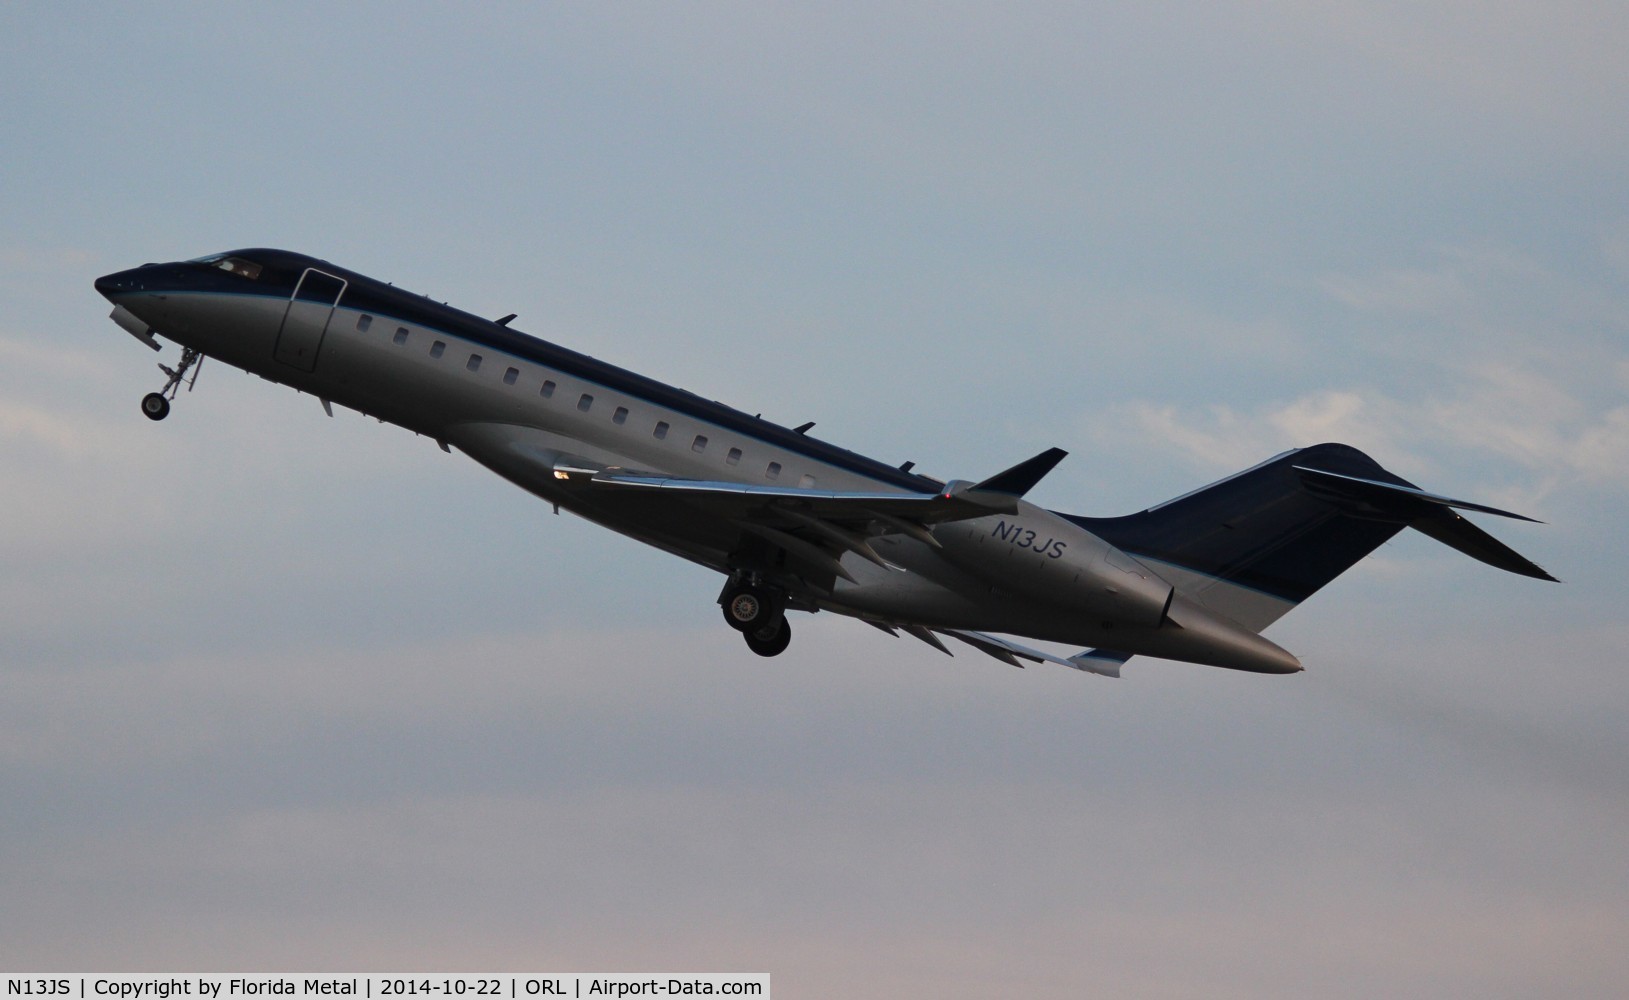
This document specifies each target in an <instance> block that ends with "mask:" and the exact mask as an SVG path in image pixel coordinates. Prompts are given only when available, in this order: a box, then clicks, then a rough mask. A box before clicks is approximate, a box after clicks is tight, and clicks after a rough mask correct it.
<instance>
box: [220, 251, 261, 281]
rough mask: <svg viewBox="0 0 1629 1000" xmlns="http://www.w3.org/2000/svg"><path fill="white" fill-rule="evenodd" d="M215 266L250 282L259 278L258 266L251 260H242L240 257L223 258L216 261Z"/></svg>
mask: <svg viewBox="0 0 1629 1000" xmlns="http://www.w3.org/2000/svg"><path fill="white" fill-rule="evenodd" d="M215 266H216V267H218V268H220V269H221V270H223V271H231V272H232V273H233V274H236V275H239V276H241V277H244V278H248V279H249V280H250V281H253V280H254V279H256V278H258V277H260V265H259V264H256V263H255V262H254V261H252V260H244V259H243V258H242V257H225V258H222V259H221V260H219V261H217V262H216V263H215Z"/></svg>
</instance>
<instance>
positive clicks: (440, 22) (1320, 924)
mask: <svg viewBox="0 0 1629 1000" xmlns="http://www.w3.org/2000/svg"><path fill="white" fill-rule="evenodd" d="M1626 49H1629V14H1626V13H1624V11H1623V9H1622V8H1620V7H1618V6H1616V5H1610V4H1591V3H1570V2H1560V3H1557V2H1548V3H1542V4H1540V3H1527V2H1496V3H1484V4H1474V5H1473V4H1461V3H1448V2H1428V3H1406V4H1405V3H1388V2H1380V3H1373V4H1362V5H1354V4H1340V5H1326V4H1304V3H1275V2H1261V3H1248V4H1246V3H1234V2H1225V0H1224V2H1214V3H1203V4H1198V3H1194V4H1184V3H1171V4H1144V5H1098V4H1068V5H1054V4H1047V3H1033V4H1024V5H995V4H984V5H977V4H972V5H964V4H911V3H896V4H887V5H857V4H854V5H839V4H831V5H787V4H728V3H698V4H688V5H670V4H641V3H626V4H615V5H612V4H595V5H588V4H504V3H493V4H482V5H474V6H469V7H467V9H456V8H454V7H453V6H451V5H438V4H410V3H392V4H302V3H281V4H276V5H270V6H255V5H242V4H220V3H209V4H204V3H196V4H193V3H173V4H147V5H125V4H87V3H63V4H54V3H53V4H47V3H32V2H26V0H25V2H19V3H11V4H6V5H3V6H0V93H3V94H4V95H5V96H4V97H3V98H0V136H3V137H4V140H5V143H4V150H5V153H4V155H3V156H0V302H3V303H4V306H5V308H4V309H0V798H3V801H4V802H5V804H6V805H5V808H4V809H3V810H0V969H3V970H5V971H30V970H31V971H51V970H61V971H98V970H100V971H318V970H321V971H329V970H332V971H398V970H401V971H408V970H416V971H476V972H479V971H607V972H627V971H647V970H648V971H655V972H679V971H767V972H770V973H772V974H773V976H774V985H775V990H776V995H777V996H778V997H782V998H798V997H833V996H842V997H862V998H868V997H897V996H908V995H916V996H927V995H932V996H938V997H946V998H963V997H967V998H971V997H984V996H991V995H996V994H997V993H999V994H1001V995H1021V996H1027V997H1078V996H1081V995H1085V994H1087V993H1090V994H1092V995H1100V996H1126V997H1156V998H1170V997H1189V996H1205V997H1210V998H1227V997H1252V998H1261V997H1268V998H1271V997H1297V998H1300V997H1306V996H1320V997H1371V996H1376V995H1384V996H1399V997H1409V996H1419V997H1425V996H1429V997H1434V998H1458V997H1467V998H1468V997H1476V998H1479V1000H1480V998H1497V997H1530V996H1535V995H1582V996H1605V995H1617V994H1621V993H1623V992H1624V991H1625V990H1626V989H1629V957H1626V954H1625V951H1624V948H1623V942H1624V941H1625V940H1629V890H1626V889H1625V886H1629V839H1626V838H1625V836H1624V834H1623V831H1624V830H1625V829H1626V828H1629V767H1626V760H1629V735H1626V729H1625V726H1624V724H1623V716H1624V713H1625V710H1626V709H1629V679H1626V676H1625V671H1624V669H1623V668H1624V659H1625V657H1624V650H1625V649H1626V648H1629V613H1626V612H1625V610H1624V606H1623V601H1622V596H1623V593H1624V580H1623V569H1622V567H1623V566H1624V564H1625V561H1626V559H1629V534H1626V532H1625V530H1624V520H1623V513H1622V512H1623V511H1624V510H1626V509H1629V291H1626V288H1629V284H1626V279H1629V183H1626V182H1629V118H1626V117H1625V116H1624V115H1623V113H1622V112H1623V108H1624V106H1625V103H1626V100H1629V63H1625V61H1624V60H1623V59H1622V53H1623V51H1625V50H1626ZM248 246H277V247H284V248H287V249H293V250H299V251H302V252H306V253H311V254H314V255H316V256H320V257H324V258H326V259H329V260H332V261H334V262H335V263H338V264H340V265H342V266H345V267H349V268H352V269H354V270H358V271H361V272H363V273H366V274H369V275H373V276H375V277H378V278H381V279H385V280H390V281H393V282H395V283H396V284H398V285H401V286H404V287H407V288H410V289H413V290H415V291H420V292H424V293H426V294H429V295H432V296H434V297H435V298H437V299H442V300H446V301H448V302H451V303H452V304H453V305H456V306H459V307H461V308H464V309H467V310H470V311H472V312H475V313H478V314H482V315H492V316H497V315H502V314H505V313H509V312H515V313H518V314H519V317H520V318H519V319H517V320H516V321H515V326H516V328H517V329H522V330H525V331H527V332H530V333H533V334H536V335H539V336H542V337H545V338H548V339H550V340H553V341H555V342H557V343H560V344H563V345H565V346H568V347H572V348H575V349H578V350H581V351H584V352H586V353H589V354H592V355H595V356H598V357H602V358H605V359H607V360H610V361H612V362H615V363H617V364H621V365H624V366H627V367H630V368H634V369H636V370H639V371H642V372H645V373H647V374H650V375H652V376H655V377H657V378H660V379H662V380H664V381H668V382H672V383H675V384H678V385H681V386H683V387H685V388H688V389H691V390H693V391H695V392H698V393H700V394H702V395H704V396H706V397H708V398H716V399H721V400H724V401H726V402H728V403H730V404H732V405H734V406H737V407H739V408H741V409H743V410H746V411H748V412H760V411H761V412H763V413H764V415H765V416H766V417H768V418H770V419H774V420H777V421H778V422H780V423H783V424H787V425H796V424H799V423H802V422H804V421H806V420H815V421H818V425H817V428H816V430H815V432H814V433H815V434H816V435H817V436H820V437H823V438H825V439H826V440H829V441H832V442H834V443H837V444H840V445H842V446H844V447H849V448H853V449H855V450H858V451H861V452H863V453H866V454H869V455H873V456H876V457H878V458H880V459H883V460H885V461H889V462H895V463H897V462H902V461H905V460H912V461H915V462H916V463H917V467H918V468H919V469H920V470H921V471H924V472H926V473H928V474H930V475H935V476H938V477H940V478H951V477H958V478H973V479H976V478H980V477H982V476H985V475H989V474H991V473H993V472H995V471H998V470H1000V469H1002V468H1006V467H1007V466H1009V465H1011V464H1013V463H1015V462H1017V461H1019V460H1021V459H1023V458H1025V457H1028V456H1029V455H1032V454H1034V453H1036V452H1038V451H1040V450H1042V449H1044V448H1047V447H1050V446H1054V445H1055V446H1059V447H1062V448H1065V449H1067V450H1068V451H1069V452H1070V457H1069V458H1068V459H1067V460H1066V461H1065V462H1064V463H1063V465H1061V466H1060V467H1059V468H1058V469H1057V470H1056V471H1055V472H1054V473H1052V474H1051V475H1050V476H1049V477H1048V478H1047V479H1046V480H1045V481H1044V482H1043V483H1042V484H1041V485H1040V486H1039V487H1038V488H1037V490H1036V491H1035V493H1034V494H1033V495H1032V499H1036V500H1037V501H1039V502H1041V503H1044V504H1046V505H1048V506H1051V507H1053V508H1056V509H1061V510H1067V511H1070V512H1073V513H1085V514H1094V515H1102V514H1119V513H1129V512H1131V511H1135V510H1138V509H1141V508H1143V507H1146V506H1149V505H1151V504H1153V503H1156V502H1158V501H1160V500H1163V499H1166V498H1168V497H1171V496H1174V495H1176V494H1178V493H1181V492H1185V491H1187V490H1189V489H1192V488H1194V487H1196V486H1199V485H1202V484H1203V483H1206V482H1209V481H1211V480H1214V479H1217V478H1220V477H1222V476H1224V475H1227V474H1229V473H1231V472H1233V471H1236V470H1238V469H1240V468H1243V467H1245V466H1247V465H1250V464H1254V463H1255V462H1258V461H1261V460H1262V459H1265V458H1267V457H1269V456H1271V455H1274V454H1276V453H1278V452H1280V451H1283V450H1285V449H1288V448H1293V447H1298V446H1304V445H1311V444H1315V443H1318V442H1320V441H1327V440H1335V441H1345V442H1347V443H1350V444H1353V445H1356V446H1358V447H1361V448H1363V449H1365V450H1367V451H1368V452H1370V454H1372V455H1373V456H1374V457H1375V458H1377V459H1378V460H1379V461H1381V462H1382V463H1383V464H1384V465H1386V466H1387V467H1388V468H1390V469H1393V470H1394V471H1396V472H1398V473H1399V474H1401V475H1404V476H1405V477H1407V478H1409V479H1411V480H1413V481H1415V482H1418V483H1420V484H1421V485H1422V486H1423V487H1425V488H1427V489H1431V490H1434V491H1438V492H1442V493H1446V494H1448V495H1451V496H1458V497H1464V498H1466V499H1470V500H1475V501H1479V502H1483V503H1490V504H1493V505H1495V506H1499V507H1504V508H1508V509H1514V510H1518V511H1521V512H1522V513H1525V514H1528V515H1531V516H1533V517H1536V518H1538V519H1540V520H1542V521H1544V522H1545V523H1544V524H1542V525H1536V524H1525V523H1521V522H1506V521H1498V520H1497V519H1494V518H1487V517H1480V516H1476V515H1473V519H1475V520H1477V521H1478V523H1480V524H1482V525H1483V526H1484V527H1487V528H1488V529H1490V530H1491V531H1493V532H1494V533H1495V534H1497V535H1498V536H1499V537H1500V538H1502V539H1503V540H1505V541H1506V542H1507V543H1509V544H1510V545H1511V546H1512V547H1514V548H1515V549H1517V550H1518V551H1520V552H1522V553H1523V554H1524V555H1527V556H1529V557H1530V558H1532V559H1533V560H1534V561H1536V562H1538V563H1539V564H1540V565H1542V566H1544V567H1545V568H1546V569H1548V570H1549V571H1550V572H1552V573H1553V574H1555V575H1556V576H1558V577H1560V578H1561V579H1562V580H1563V581H1565V582H1564V583H1561V584H1548V583H1542V582H1539V581H1534V580H1528V579H1522V578H1519V577H1515V576H1512V575H1509V574H1504V573H1500V572H1498V571H1495V570H1493V569H1491V568H1489V567H1486V566H1483V565H1481V564H1479V563H1476V562H1473V561H1471V560H1469V559H1466V558H1464V557H1463V556H1461V555H1459V554H1458V553H1456V552H1453V551H1451V550H1449V549H1447V548H1444V547H1442V546H1440V545H1437V544H1436V543H1434V542H1432V541H1431V540H1429V539H1427V538H1425V537H1424V536H1421V535H1418V534H1416V533H1412V532H1410V533H1405V534H1404V535H1403V536H1400V537H1399V538H1398V539H1396V540H1395V541H1393V542H1392V543H1390V544H1388V545H1387V546H1385V547H1383V548H1382V549H1381V550H1380V551H1379V552H1377V553H1376V554H1375V555H1374V556H1373V557H1371V558H1370V559H1368V560H1366V561H1365V562H1364V563H1362V564H1361V565H1360V566H1358V567H1357V568H1356V569H1354V570H1353V571H1352V572H1350V573H1349V574H1347V575H1346V576H1344V577H1342V578H1341V579H1339V580H1338V581H1336V582H1335V583H1333V584H1331V585H1330V586H1329V587H1328V588H1326V589H1325V590H1324V591H1322V592H1320V593H1319V594H1318V595H1316V596H1315V597H1314V598H1312V599H1311V600H1309V601H1308V602H1307V603H1306V604H1305V606H1303V607H1301V608H1299V609H1298V610H1297V611H1295V612H1294V613H1292V614H1291V615H1290V616H1289V617H1287V618H1286V619H1284V620H1283V621H1281V622H1279V623H1278V624H1276V625H1274V626H1273V627H1272V628H1271V629H1269V631H1268V633H1267V635H1268V637H1269V638H1271V639H1273V640H1274V641H1276V642H1278V643H1279V644H1281V645H1283V646H1285V647H1286V648H1288V649H1290V650H1291V651H1292V652H1294V653H1296V654H1297V655H1298V656H1300V657H1301V659H1302V660H1303V661H1304V662H1305V663H1306V665H1307V670H1306V672H1305V673H1303V674H1299V675H1296V676H1292V677H1270V676H1256V675H1249V674H1241V673H1236V672H1231V671H1224V670H1216V669H1212V668H1205V667H1196V666H1191V665H1185V664H1178V663H1171V662H1167V661H1160V660H1151V659H1143V658H1139V659H1135V660H1133V661H1132V662H1131V663H1130V664H1128V666H1127V668H1126V670H1125V677H1124V678H1122V679H1121V680H1118V681H1113V680H1107V679H1103V678H1098V677H1093V676H1087V675H1081V674H1076V673H1074V672H1073V671H1068V670H1064V669H1062V668H1057V667H1049V666H1044V665H1043V666H1039V667H1031V668H1030V669H1028V670H1025V671H1022V672H1019V671H1015V670H1012V669H1011V668H1009V667H1006V666H1004V665H1002V664H1000V663H997V662H996V661H994V660H990V659H988V658H986V657H983V656H981V655H979V654H977V653H975V652H972V651H970V650H969V651H967V652H965V653H963V654H962V655H959V656H957V657H955V658H953V659H951V658H946V657H944V656H943V655H942V654H940V653H938V652H936V651H934V650H932V649H930V648H928V647H927V646H925V645H922V644H919V643H916V642H913V641H912V640H910V639H909V638H901V639H890V638H889V637H887V636H885V635H883V634H881V633H879V632H876V631H875V630H872V629H868V628H864V627H862V626H860V625H859V624H857V623H855V622H852V621H847V620H844V619H840V618H837V617H835V616H830V615H818V616H812V617H810V616H802V617H796V618H795V620H794V621H793V628H794V630H795V633H796V634H795V639H794V641H793V643H792V646H791V649H790V650H789V651H788V652H787V653H786V654H785V655H783V656H781V657H778V658H776V659H774V660H764V659H760V658H758V657H756V656H752V655H751V654H750V653H749V652H748V651H747V650H745V648H744V647H743V646H742V645H741V643H740V641H739V638H738V637H737V636H736V635H735V634H734V633H732V632H730V631H729V630H728V629H727V628H725V627H724V625H723V623H722V622H721V621H720V620H719V617H718V611H717V608H716V607H715V606H714V603H713V600H714V596H715V594H716V593H717V588H718V586H719V583H720V581H719V580H718V579H717V578H715V577H714V576H713V575H712V574H710V573H709V572H707V571H704V570H701V569H698V568H695V567H692V566H689V565H687V564H684V563H682V562H680V561H678V560H675V559H672V558H671V557H668V556H666V555H663V554H661V553H658V552H655V551H654V550H648V549H646V548H644V547H642V546H640V545H638V544H636V543H634V542H632V541H629V540H627V539H624V538H621V537H619V536H616V535H614V534H611V533H608V532H605V531H603V530H600V529H597V528H595V527H593V526H591V525H589V524H587V523H586V522H583V521H580V520H577V519H575V518H572V517H570V516H569V515H568V516H559V517H556V516H555V515H553V514H552V513H551V512H550V510H549V508H548V507H547V505H545V504H542V503H540V502H538V501H536V500H535V499H533V498H531V497H529V496H528V495H526V494H524V493H522V492H520V491H519V490H516V489H514V488H512V487H510V486H508V485H507V484H506V483H504V482H502V481H501V480H499V479H497V478H496V477H493V476H491V475H490V474H488V473H486V472H485V471H484V470H482V469H480V468H479V467H478V466H476V465H475V464H474V463H472V462H470V461H468V460H467V459H464V458H462V457H461V456H457V455H447V454H443V453H442V452H441V451H439V450H438V449H437V448H436V447H435V445H434V444H433V443H431V442H429V441H427V440H425V439H422V438H417V437H415V436H413V435H412V434H410V433H408V432H406V431H402V430H400V429H397V428H394V427H390V426H387V425H382V424H378V423H376V422H374V421H372V420H369V419H367V418H364V417H362V416H361V415H359V414H356V413H354V412H351V411H346V410H337V411H336V414H335V416H334V417H332V418H330V417H328V416H326V415H325V414H324V413H323V412H322V409H321V408H320V406H319V405H318V404H317V403H316V402H315V401H314V400H312V399H310V398H309V397H304V396H299V395H297V394H295V393H293V392H291V391H289V390H287V389H285V388H282V387H280V386H276V385H273V384H271V383H269V382H265V381H262V380H260V379H258V378H254V377H252V376H249V375H247V374H245V373H242V372H239V371H236V370H234V369H230V368H228V367H227V366H225V365H222V364H219V363H206V364H205V365H204V367H203V370H202V372H201V376H200V378H199V379H198V383H197V387H196V390H195V391H193V392H191V393H188V394H184V395H183V396H182V397H181V398H180V399H178V400H177V402H176V406H175V410H174V412H173V413H172V415H171V416H170V418H169V419H168V420H167V421H165V422H163V423H162V424H155V423H151V422H149V421H147V420H145V419H143V418H142V417H141V416H140V414H139V412H138V406H137V404H138V401H139V399H140V398H141V396H142V395H143V394H144V393H146V392H150V391H152V390H155V389H157V388H159V387H160V385H161V384H162V376H161V375H160V374H159V373H158V372H157V371H156V370H155V369H154V367H153V362H154V360H155V356H154V355H152V354H151V353H150V352H149V351H148V350H147V349H146V348H144V347H142V346H140V345H139V344H137V343H136V342H134V341H133V340H132V339H131V338H130V337H128V336H126V335H125V334H124V333H123V332H122V331H121V330H120V329H119V328H118V327H116V326H114V325H113V324H112V323H110V322H108V320H107V318H106V317H107V312H108V306H107V303H106V302H105V301H104V300H102V299H101V298H100V297H99V296H98V295H96V294H95V292H94V291H93V289H92V287H91V282H92V280H93V279H94V278H95V277H96V276H97V275H100V274H103V273H107V272H111V271H115V270H120V269H123V268H126V267H130V266H134V265H137V264H140V263H142V262H145V261H163V260H174V259H182V258H191V257H197V256H201V255H203V254H206V253H211V252H216V251H221V250H227V249H232V248H238V247H248ZM164 360H166V361H169V362H171V363H173V354H172V356H169V357H166V358H164ZM1495 522H1497V523H1495ZM1065 652H1067V651H1065Z"/></svg>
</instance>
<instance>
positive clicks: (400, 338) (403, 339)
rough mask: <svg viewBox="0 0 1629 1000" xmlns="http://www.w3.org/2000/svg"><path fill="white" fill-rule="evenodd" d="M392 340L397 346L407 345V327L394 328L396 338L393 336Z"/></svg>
mask: <svg viewBox="0 0 1629 1000" xmlns="http://www.w3.org/2000/svg"><path fill="white" fill-rule="evenodd" d="M394 339H395V341H396V343H398V344H405V343H407V327H405V326H398V327H397V328H396V336H395V338H394Z"/></svg>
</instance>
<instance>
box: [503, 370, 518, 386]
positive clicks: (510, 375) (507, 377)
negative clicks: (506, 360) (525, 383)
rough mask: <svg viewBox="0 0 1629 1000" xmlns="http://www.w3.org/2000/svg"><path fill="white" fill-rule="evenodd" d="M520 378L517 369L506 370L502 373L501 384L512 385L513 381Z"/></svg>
mask: <svg viewBox="0 0 1629 1000" xmlns="http://www.w3.org/2000/svg"><path fill="white" fill-rule="evenodd" d="M517 378H520V369H519V368H506V369H504V373H503V384H504V385H514V384H515V379H517Z"/></svg>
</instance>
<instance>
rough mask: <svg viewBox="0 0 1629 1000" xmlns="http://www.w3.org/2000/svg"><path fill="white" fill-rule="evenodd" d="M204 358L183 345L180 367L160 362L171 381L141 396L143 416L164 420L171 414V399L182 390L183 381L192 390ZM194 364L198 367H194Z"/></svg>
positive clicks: (149, 418)
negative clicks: (190, 373)
mask: <svg viewBox="0 0 1629 1000" xmlns="http://www.w3.org/2000/svg"><path fill="white" fill-rule="evenodd" d="M203 360H204V356H203V355H202V354H199V353H198V352H197V351H195V350H193V349H192V348H190V347H183V348H181V364H180V366H179V367H176V368H171V367H170V366H169V365H166V364H160V365H159V366H158V368H159V370H160V371H162V372H163V373H164V374H165V375H167V376H169V381H167V382H165V383H164V388H162V389H160V390H159V391H157V392H149V393H148V394H147V395H145V396H143V397H141V413H142V416H144V417H146V418H147V419H148V420H163V419H164V418H165V417H167V416H169V415H170V400H172V399H174V398H175V394H176V393H178V392H180V391H181V383H182V382H185V383H186V384H187V391H188V392H191V391H192V386H193V383H195V382H197V381H198V370H199V369H201V368H202V367H203ZM194 365H196V366H197V367H196V368H195V367H193V366H194ZM188 370H191V372H192V377H191V378H188V377H187V372H188Z"/></svg>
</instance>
